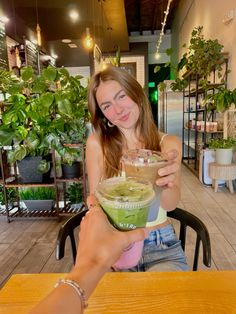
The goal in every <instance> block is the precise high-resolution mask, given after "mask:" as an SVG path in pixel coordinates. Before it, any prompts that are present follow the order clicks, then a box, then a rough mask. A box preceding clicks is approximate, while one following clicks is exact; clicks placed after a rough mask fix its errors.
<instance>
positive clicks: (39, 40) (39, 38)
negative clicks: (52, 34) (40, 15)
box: [36, 23, 42, 47]
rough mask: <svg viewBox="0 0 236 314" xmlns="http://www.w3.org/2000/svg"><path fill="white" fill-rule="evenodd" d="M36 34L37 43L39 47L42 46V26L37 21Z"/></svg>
mask: <svg viewBox="0 0 236 314" xmlns="http://www.w3.org/2000/svg"><path fill="white" fill-rule="evenodd" d="M36 34H37V44H38V46H39V47H41V45H42V37H41V29H40V26H39V24H38V23H37V26H36Z"/></svg>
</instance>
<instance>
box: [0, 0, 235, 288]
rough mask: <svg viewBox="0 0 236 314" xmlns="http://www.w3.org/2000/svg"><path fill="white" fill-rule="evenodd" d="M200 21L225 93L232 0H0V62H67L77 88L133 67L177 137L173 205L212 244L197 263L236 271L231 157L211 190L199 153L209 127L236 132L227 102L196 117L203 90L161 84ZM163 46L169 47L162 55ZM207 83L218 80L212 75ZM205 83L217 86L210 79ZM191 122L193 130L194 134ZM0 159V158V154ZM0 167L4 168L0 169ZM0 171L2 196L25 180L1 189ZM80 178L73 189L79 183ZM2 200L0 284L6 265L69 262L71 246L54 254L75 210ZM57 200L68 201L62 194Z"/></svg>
mask: <svg viewBox="0 0 236 314" xmlns="http://www.w3.org/2000/svg"><path fill="white" fill-rule="evenodd" d="M201 26H202V27H203V29H202V34H203V35H204V38H205V40H208V39H213V40H218V42H219V43H220V44H222V45H223V52H224V53H225V58H224V61H223V62H222V64H223V70H222V71H224V69H225V68H224V67H227V69H226V70H225V73H226V74H227V88H228V89H229V90H230V91H233V90H234V88H235V87H236V72H235V71H234V69H235V68H236V44H235V43H236V32H235V26H236V4H235V1H234V0H226V1H215V0H208V1H204V0H172V1H170V0H169V1H168V0H141V1H137V0H124V1H123V0H116V1H114V0H87V1H76V0H71V1H67V0H58V1H50V0H47V1H46V0H21V1H17V0H1V2H0V68H1V70H12V71H14V73H15V74H16V75H20V69H21V68H23V67H25V66H31V67H32V68H33V71H34V73H35V74H37V75H40V74H41V73H42V72H43V71H44V70H45V69H46V68H47V66H51V67H56V68H58V69H59V68H66V69H67V70H68V71H69V73H70V75H71V76H76V75H81V76H82V77H83V78H82V80H81V83H82V85H83V86H84V87H85V88H86V86H87V82H88V79H89V77H90V76H91V75H92V74H93V73H94V72H95V71H98V70H100V69H103V68H104V67H105V66H106V65H107V64H109V63H112V62H113V63H114V62H117V61H120V66H121V67H123V68H125V69H126V70H127V71H129V72H130V73H131V74H132V75H134V76H135V77H136V78H137V80H138V81H139V82H140V84H141V85H142V86H143V87H144V88H145V90H146V92H147V93H148V95H149V99H150V103H151V106H152V111H153V115H154V119H155V121H156V123H157V124H158V125H159V127H160V128H162V129H163V130H164V131H167V132H169V133H174V134H176V135H178V136H180V137H181V138H182V141H183V152H184V159H183V163H184V166H183V167H182V172H183V175H182V197H181V201H180V204H179V207H182V208H184V209H186V210H188V211H190V212H192V213H193V214H195V215H196V216H198V217H199V218H200V219H201V220H202V221H203V222H204V223H205V225H206V226H207V228H208V231H209V233H210V239H211V245H212V266H211V268H210V269H208V268H207V267H205V266H204V265H203V264H202V263H201V262H200V264H199V269H200V270H215V269H218V270H225V269H236V193H235V191H236V186H235V179H236V174H235V173H236V170H235V164H234V163H231V164H230V167H232V168H230V169H231V170H232V171H230V173H227V176H228V177H224V178H222V177H220V178H219V187H218V189H217V191H214V189H213V188H212V181H213V176H214V173H213V174H211V176H210V175H209V174H208V170H209V169H208V168H209V163H210V162H213V161H214V159H209V160H208V161H207V158H212V157H209V156H208V155H207V153H205V152H203V150H204V147H203V146H204V145H203V144H205V143H202V141H203V142H204V141H206V140H207V139H209V135H210V138H213V137H214V134H213V133H217V134H216V135H217V136H216V137H223V136H228V137H229V136H231V137H235V138H236V135H235V109H234V108H235V107H234V105H232V106H231V107H229V108H227V109H229V110H231V111H230V113H229V112H226V111H223V113H218V112H217V113H216V114H215V115H214V117H213V116H211V117H210V118H209V121H207V119H208V118H207V117H208V115H207V114H206V115H205V116H200V118H199V116H197V113H196V111H197V110H196V108H197V106H199V105H200V106H202V104H203V105H204V95H205V94H204V93H202V92H201V91H199V94H198V96H197V97H199V98H196V82H191V84H192V85H191V84H190V83H189V81H187V83H188V86H189V93H187V92H186V89H187V88H188V87H186V89H185V92H183V91H172V90H171V88H170V83H171V82H172V83H173V82H174V80H175V78H176V77H175V75H176V74H175V71H174V70H173V67H174V66H175V67H176V66H177V65H178V62H179V61H180V59H181V57H182V56H183V54H184V53H185V52H186V51H187V49H188V48H187V47H188V46H189V41H190V38H191V36H192V35H191V34H192V31H193V29H194V28H196V27H201ZM184 44H186V46H184ZM170 48H171V51H172V52H171V53H168V51H169V52H170ZM170 64H171V66H170ZM159 67H160V68H159ZM158 70H159V71H158ZM211 75H212V74H211ZM0 79H1V78H0ZM212 79H215V78H212V76H211V77H210V78H209V80H212ZM217 79H218V78H217ZM162 81H165V84H166V85H165V88H164V90H163V89H161V88H160V85H159V83H160V82H162ZM210 83H212V82H210ZM213 83H215V84H219V85H220V82H219V81H216V82H213ZM219 85H218V86H219ZM224 86H225V85H224ZM194 88H195V94H194V92H193V89H194ZM213 90H214V93H216V92H217V87H215V86H214V88H213ZM191 92H193V94H192V95H191ZM184 93H185V94H184ZM214 93H213V94H214ZM0 97H1V110H3V109H2V108H3V107H4V105H3V103H4V99H5V98H4V97H6V95H5V94H4V93H1V96H0ZM235 99H236V97H235ZM166 100H167V106H166V104H165V101H166ZM168 101H169V102H168ZM195 106H196V107H195ZM201 108H202V107H201ZM204 112H205V111H204ZM213 118H214V121H213V120H212V119H213ZM198 119H200V120H201V122H203V130H201V127H200V129H197V126H198V123H197V122H198ZM203 120H204V121H203ZM190 122H191V123H192V124H191V125H190V124H189V123H190ZM212 122H217V127H216V130H215V132H213V131H212V130H210V129H208V130H206V127H209V128H210V127H212V126H214V124H212ZM193 123H194V124H193ZM209 123H210V124H209ZM229 125H230V126H229ZM197 130H198V131H199V132H198V133H201V134H200V136H199V134H198V135H197V136H196V135H195V134H196V132H197ZM213 130H214V129H213ZM194 132H195V133H194ZM207 133H208V134H207ZM202 134H203V135H204V136H202ZM3 151H4V148H3ZM2 156H4V152H2ZM233 160H234V159H233ZM1 163H2V164H4V158H2V157H1ZM4 165H5V164H4ZM13 168H14V167H13V166H11V167H10V170H9V171H10V174H9V173H8V174H7V176H11V174H12V173H13V170H14V169H13ZM82 168H83V166H82ZM1 169H2V171H1V172H3V173H4V172H5V170H4V169H3V167H2V168H1ZM83 170H84V168H83V169H82V172H83ZM3 173H2V175H3ZM80 175H81V174H80ZM7 176H6V177H7ZM85 177H86V176H84V177H83V175H82V178H83V179H84V180H82V181H86V178H85ZM7 179H8V178H4V180H3V178H1V193H2V195H3V194H4V191H5V192H6V194H7V197H9V195H8V191H9V187H11V188H12V190H13V191H14V190H18V188H22V187H24V185H17V184H15V185H14V184H12V185H11V186H8V187H7V183H9V182H8V181H7ZM226 180H230V181H231V183H232V184H233V187H231V189H229V188H230V184H229V186H228V187H227V186H226V184H225V183H226ZM76 182H77V181H76ZM76 182H73V180H70V179H68V181H63V182H62V181H59V180H58V181H56V180H55V181H53V183H52V184H51V185H50V186H53V188H54V189H59V192H60V194H63V191H62V189H63V188H64V187H65V189H68V188H69V187H70V186H71V185H72V187H73V184H74V183H76ZM85 183H86V182H83V184H82V185H83V186H82V188H86V187H85ZM71 189H72V188H71ZM64 192H65V191H64ZM66 193H68V192H66ZM66 193H64V194H63V195H64V196H63V197H64V198H66V197H67V196H65V194H66ZM82 194H83V193H82ZM66 195H68V194H66ZM1 199H2V204H1V210H0V213H1V217H0V230H1V232H0V252H1V254H0V275H1V276H0V278H1V285H2V284H3V283H4V282H5V281H6V280H7V278H9V276H10V275H11V274H13V273H27V272H29V273H34V272H66V271H68V270H69V269H70V268H71V265H72V260H71V254H70V247H69V245H68V246H67V247H66V256H65V258H63V259H62V260H60V261H56V260H55V242H56V237H57V234H58V230H59V227H60V225H61V223H62V222H63V221H65V219H67V218H68V216H70V215H73V214H74V213H76V211H77V210H78V209H77V208H76V207H75V208H72V209H71V208H70V209H68V210H67V211H66V210H65V208H64V207H63V209H61V208H59V209H58V208H57V209H56V210H55V209H52V210H49V211H47V212H46V213H45V211H44V210H41V211H40V210H37V211H35V210H34V209H31V210H27V208H23V209H21V210H18V209H15V208H14V202H13V206H12V205H11V204H10V205H9V204H8V205H9V206H8V207H9V208H8V209H7V208H6V204H5V203H4V197H3V196H2V197H1ZM64 201H65V202H64ZM58 202H59V203H60V204H61V203H63V204H67V203H66V202H68V200H67V199H66V200H64V199H63V200H62V199H60V200H59V201H58ZM9 203H10V202H9ZM60 204H59V205H60ZM11 206H12V207H11ZM63 206H64V205H63ZM59 207H60V206H59ZM65 207H67V208H68V206H65ZM8 222H10V223H8ZM193 238H194V235H192V234H191V233H190V235H189V236H188V243H187V256H189V262H190V263H191V259H192V252H193V250H194V240H193ZM201 254H202V253H201ZM200 257H201V258H202V256H201V255H200Z"/></svg>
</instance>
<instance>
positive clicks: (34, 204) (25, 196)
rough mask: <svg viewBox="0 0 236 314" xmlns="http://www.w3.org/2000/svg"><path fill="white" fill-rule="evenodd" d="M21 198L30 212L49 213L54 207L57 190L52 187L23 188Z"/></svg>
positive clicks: (20, 192)
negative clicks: (43, 211)
mask: <svg viewBox="0 0 236 314" xmlns="http://www.w3.org/2000/svg"><path fill="white" fill-rule="evenodd" d="M19 196H20V199H21V200H22V201H23V202H24V203H25V206H26V207H27V209H28V210H29V211H34V210H47V211H49V210H51V209H52V208H53V206H54V198H55V190H54V188H50V187H32V188H21V189H20V190H19Z"/></svg>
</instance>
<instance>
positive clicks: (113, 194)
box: [95, 177, 155, 269]
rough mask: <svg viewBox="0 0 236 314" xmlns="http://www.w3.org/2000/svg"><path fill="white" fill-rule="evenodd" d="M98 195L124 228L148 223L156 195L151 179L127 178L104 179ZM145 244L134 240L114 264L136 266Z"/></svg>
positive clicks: (125, 266)
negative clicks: (150, 209) (150, 208)
mask: <svg viewBox="0 0 236 314" xmlns="http://www.w3.org/2000/svg"><path fill="white" fill-rule="evenodd" d="M95 195H96V197H97V199H98V201H99V203H100V205H101V207H102V208H103V210H104V211H105V213H106V214H107V216H108V218H109V220H110V222H111V223H112V224H113V225H114V226H115V227H116V228H117V229H119V230H124V231H125V230H132V229H136V228H140V227H145V226H146V223H147V218H148V213H149V207H150V205H151V203H152V202H153V200H154V198H155V192H154V190H153V186H152V184H151V183H150V182H149V181H144V180H140V179H137V178H125V177H114V178H111V179H107V180H104V181H102V182H100V183H99V185H98V187H97V189H96V191H95ZM143 243H144V241H139V242H135V243H132V244H131V245H130V246H129V247H127V248H126V250H124V252H123V253H122V255H121V256H120V258H119V260H118V261H117V262H116V263H115V264H114V265H113V267H114V268H115V269H127V268H131V267H134V266H136V265H137V264H138V262H139V260H140V258H141V255H142V250H143Z"/></svg>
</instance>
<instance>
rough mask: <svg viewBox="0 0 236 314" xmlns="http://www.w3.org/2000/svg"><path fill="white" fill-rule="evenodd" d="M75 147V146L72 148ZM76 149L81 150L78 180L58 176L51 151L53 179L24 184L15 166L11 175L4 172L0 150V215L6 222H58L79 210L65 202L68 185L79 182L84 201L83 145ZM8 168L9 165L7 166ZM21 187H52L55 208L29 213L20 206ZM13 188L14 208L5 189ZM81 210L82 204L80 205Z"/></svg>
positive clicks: (54, 157)
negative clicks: (1, 203)
mask: <svg viewBox="0 0 236 314" xmlns="http://www.w3.org/2000/svg"><path fill="white" fill-rule="evenodd" d="M74 147H75V146H74ZM76 147H78V148H79V149H81V163H82V174H81V176H80V177H79V178H70V179H67V178H63V177H61V176H59V175H58V173H57V170H56V169H57V167H56V156H55V151H52V173H53V177H52V178H50V180H49V181H47V182H42V183H24V182H22V180H21V178H20V176H19V174H18V172H17V167H16V164H14V165H12V169H13V171H12V173H8V172H7V171H6V169H7V167H6V165H5V164H4V160H3V152H4V151H3V150H0V168H1V175H2V176H1V178H0V184H2V185H3V193H4V203H5V207H1V208H0V215H4V216H6V218H7V221H8V222H10V221H11V220H13V219H25V218H37V219H38V218H39V219H43V218H44V219H45V218H47V219H49V218H54V219H55V218H56V219H58V220H60V216H62V215H63V216H64V215H71V214H74V213H75V212H78V211H79V210H80V208H71V207H70V206H69V204H68V203H67V201H66V198H65V194H66V189H67V186H68V184H70V183H73V182H80V183H81V184H82V187H83V198H84V200H85V199H86V195H87V193H86V174H85V158H84V156H85V154H84V145H83V144H76ZM8 166H10V165H8ZM22 187H53V188H54V189H55V192H56V193H55V206H54V208H53V209H52V210H50V211H48V210H35V211H29V210H27V208H24V207H23V206H22V203H21V202H20V200H19V193H18V189H19V188H22ZM9 188H14V189H16V191H17V193H16V194H17V197H16V200H15V202H14V206H13V205H10V204H9V201H8V198H7V189H9ZM62 204H63V205H62ZM81 208H82V204H81Z"/></svg>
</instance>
